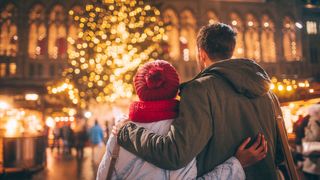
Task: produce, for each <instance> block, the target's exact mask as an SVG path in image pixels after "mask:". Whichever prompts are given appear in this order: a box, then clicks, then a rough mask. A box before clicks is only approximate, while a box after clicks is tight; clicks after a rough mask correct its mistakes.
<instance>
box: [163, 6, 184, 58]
mask: <svg viewBox="0 0 320 180" xmlns="http://www.w3.org/2000/svg"><path fill="white" fill-rule="evenodd" d="M163 22H164V23H165V24H166V25H167V26H166V38H165V40H166V41H167V43H168V46H169V47H168V50H167V52H165V53H167V54H169V57H170V58H171V59H173V60H178V59H179V58H180V43H179V18H178V16H177V14H176V13H175V12H174V11H173V10H172V9H167V10H165V11H164V12H163Z"/></svg>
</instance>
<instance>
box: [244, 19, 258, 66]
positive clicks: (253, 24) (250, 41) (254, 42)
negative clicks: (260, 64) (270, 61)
mask: <svg viewBox="0 0 320 180" xmlns="http://www.w3.org/2000/svg"><path fill="white" fill-rule="evenodd" d="M245 43H246V57H247V58H249V59H254V60H256V61H260V59H261V53H260V39H259V24H258V21H257V20H256V18H255V17H254V16H253V15H252V14H248V15H247V17H246V32H245Z"/></svg>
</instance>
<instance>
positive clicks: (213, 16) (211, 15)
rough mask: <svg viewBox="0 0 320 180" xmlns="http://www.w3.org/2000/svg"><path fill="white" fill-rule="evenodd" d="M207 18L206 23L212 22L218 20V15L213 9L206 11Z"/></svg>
mask: <svg viewBox="0 0 320 180" xmlns="http://www.w3.org/2000/svg"><path fill="white" fill-rule="evenodd" d="M207 18H208V23H209V24H214V23H217V22H219V18H218V16H217V15H216V13H214V12H213V11H208V12H207Z"/></svg>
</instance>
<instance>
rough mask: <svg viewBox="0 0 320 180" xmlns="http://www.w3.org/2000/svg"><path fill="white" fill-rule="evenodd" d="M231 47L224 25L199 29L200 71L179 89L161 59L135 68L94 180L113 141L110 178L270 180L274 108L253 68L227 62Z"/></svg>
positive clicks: (275, 151)
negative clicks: (124, 114) (127, 102)
mask: <svg viewBox="0 0 320 180" xmlns="http://www.w3.org/2000/svg"><path fill="white" fill-rule="evenodd" d="M235 44H236V33H235V32H234V30H233V29H232V28H231V27H230V26H228V25H226V24H222V23H216V24H212V25H207V26H204V27H203V28H202V29H201V30H200V32H199V34H198V37H197V46H198V59H197V61H198V65H199V67H200V68H201V72H200V73H199V74H198V75H197V76H196V77H195V78H194V79H192V80H191V81H189V82H186V83H183V84H182V85H179V78H178V75H177V72H176V70H175V69H174V67H173V66H172V65H171V64H169V63H168V62H166V61H161V60H158V61H154V62H150V63H146V64H145V65H144V66H142V67H141V68H140V69H139V70H138V72H137V74H136V76H135V79H134V85H135V88H136V92H137V95H138V96H139V101H137V102H133V103H132V104H131V106H130V113H129V121H125V122H121V123H119V124H118V125H116V126H115V127H114V128H113V136H112V137H111V138H110V139H109V141H108V143H107V151H106V153H105V155H104V157H103V159H102V161H101V163H100V166H99V169H98V173H97V179H98V180H105V179H106V178H107V172H108V169H109V167H110V157H111V156H112V149H113V148H114V147H116V146H117V143H118V144H119V145H120V146H121V148H120V153H119V158H118V159H117V161H116V163H115V168H114V169H113V170H112V176H111V179H130V180H131V179H148V180H149V179H268V180H270V179H278V178H279V176H278V173H277V171H278V165H279V164H280V163H281V162H282V161H283V155H282V152H281V150H280V146H279V134H278V131H277V128H276V120H275V116H274V113H273V106H275V107H277V108H279V105H278V104H273V100H272V99H273V98H274V99H276V97H275V96H274V94H273V93H272V92H270V90H269V89H270V88H269V87H270V79H269V77H268V75H267V73H266V72H265V71H264V70H263V69H262V68H261V67H260V66H259V65H258V64H256V63H255V62H254V61H252V60H248V59H231V57H232V54H233V51H234V48H235ZM179 88H180V92H179V95H180V101H178V100H177V99H176V96H177V93H178V89H179Z"/></svg>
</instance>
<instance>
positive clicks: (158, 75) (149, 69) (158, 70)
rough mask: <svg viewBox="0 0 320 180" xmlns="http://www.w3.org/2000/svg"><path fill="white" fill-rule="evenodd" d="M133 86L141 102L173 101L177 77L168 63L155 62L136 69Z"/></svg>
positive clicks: (177, 83)
mask: <svg viewBox="0 0 320 180" xmlns="http://www.w3.org/2000/svg"><path fill="white" fill-rule="evenodd" d="M134 86H135V88H136V91H137V94H138V96H139V98H140V100H142V101H158V100H166V99H173V98H175V97H176V95H177V93H178V88H179V77H178V74H177V71H176V70H175V68H174V67H173V66H172V65H171V64H170V63H168V62H167V61H164V60H156V61H153V62H148V63H146V64H145V65H143V66H142V67H141V68H139V69H138V72H137V74H136V76H135V78H134Z"/></svg>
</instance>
